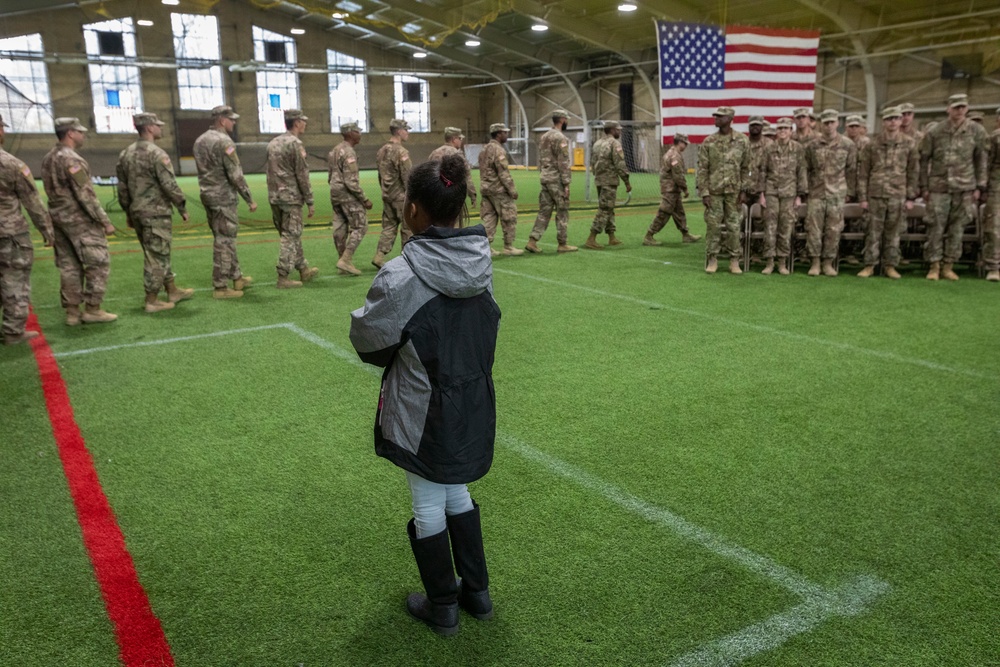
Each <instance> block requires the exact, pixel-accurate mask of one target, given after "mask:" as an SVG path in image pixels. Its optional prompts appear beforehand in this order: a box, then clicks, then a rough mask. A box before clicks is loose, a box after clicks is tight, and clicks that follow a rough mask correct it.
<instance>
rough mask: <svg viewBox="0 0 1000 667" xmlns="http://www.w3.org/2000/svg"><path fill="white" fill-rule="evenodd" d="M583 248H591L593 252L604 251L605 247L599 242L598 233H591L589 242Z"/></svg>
mask: <svg viewBox="0 0 1000 667" xmlns="http://www.w3.org/2000/svg"><path fill="white" fill-rule="evenodd" d="M583 247H584V248H590V249H591V250H604V246H602V245H601V244H600V243H598V242H597V233H596V232H590V236H588V237H587V241H586V243H584V244H583Z"/></svg>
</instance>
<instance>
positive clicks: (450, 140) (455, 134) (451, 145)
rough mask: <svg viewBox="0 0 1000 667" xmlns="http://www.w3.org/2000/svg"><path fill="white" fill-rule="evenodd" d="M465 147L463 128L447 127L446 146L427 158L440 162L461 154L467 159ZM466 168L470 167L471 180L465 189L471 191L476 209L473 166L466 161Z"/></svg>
mask: <svg viewBox="0 0 1000 667" xmlns="http://www.w3.org/2000/svg"><path fill="white" fill-rule="evenodd" d="M464 146H465V134H464V133H463V132H462V130H461V128H458V127H446V128H444V145H443V146H438V147H437V148H435V149H434V150H432V151H431V154H430V155H429V156H428V157H427V159H428V160H440V159H442V158H443V157H444V156H445V155H450V154H451V153H461V154H462V157H465V151H464V150H463V148H464ZM465 164H466V166H468V167H469V179H468V180H467V181H466V182H465V187H466V188H467V189H468V191H469V201H470V202H471V205H472V206H473V207H474V206H475V205H476V183H475V181H474V180H473V179H472V166H471V165H470V164H469V161H468V160H466V161H465Z"/></svg>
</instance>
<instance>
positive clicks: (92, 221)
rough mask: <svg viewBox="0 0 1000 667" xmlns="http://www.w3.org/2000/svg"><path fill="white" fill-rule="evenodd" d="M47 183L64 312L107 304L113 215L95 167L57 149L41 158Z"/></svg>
mask: <svg viewBox="0 0 1000 667" xmlns="http://www.w3.org/2000/svg"><path fill="white" fill-rule="evenodd" d="M42 182H43V184H44V186H45V194H46V195H47V196H48V198H49V215H50V216H52V227H53V230H54V232H55V233H54V237H55V238H54V240H53V247H54V248H55V255H56V266H58V267H59V282H60V290H59V300H60V302H61V303H62V306H63V308H67V309H69V308H76V307H78V306H79V305H80V304H81V303H86V304H87V305H88V306H91V307H94V308H97V307H99V306H100V305H101V302H102V301H104V294H105V293H106V292H107V289H108V274H109V273H110V271H111V256H110V255H109V254H108V239H107V236H106V232H105V229H106V227H108V226H110V225H111V221H110V220H109V219H108V214H107V213H105V212H104V209H103V208H101V204H100V202H99V201H97V194H96V193H95V192H94V186H93V185H92V184H91V182H90V165H88V164H87V161H86V160H84V159H83V158H82V157H80V155H79V153H77V152H76V151H75V150H73V149H72V148H70V147H68V146H65V145H63V144H56V146H55V147H54V148H53V149H52V150H50V151H49V152H48V154H46V156H45V157H44V158H43V159H42Z"/></svg>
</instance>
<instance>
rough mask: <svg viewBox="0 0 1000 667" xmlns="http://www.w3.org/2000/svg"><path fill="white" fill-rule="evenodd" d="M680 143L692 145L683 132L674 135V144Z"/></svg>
mask: <svg viewBox="0 0 1000 667" xmlns="http://www.w3.org/2000/svg"><path fill="white" fill-rule="evenodd" d="M679 141H683V142H684V143H686V144H690V143H691V141H690V140H689V139H688V135H686V134H684V133H682V132H678V133H677V134H675V135H674V143H675V144H676V143H677V142H679Z"/></svg>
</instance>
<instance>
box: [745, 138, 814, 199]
mask: <svg viewBox="0 0 1000 667" xmlns="http://www.w3.org/2000/svg"><path fill="white" fill-rule="evenodd" d="M805 153H806V149H805V148H803V147H802V144H800V143H799V142H797V141H792V140H791V139H789V140H788V141H786V142H785V143H781V142H780V141H773V142H771V145H770V146H768V147H767V148H766V149H765V150H764V158H763V160H762V161H761V169H760V182H759V184H758V186H757V190H758V191H760V192H763V193H764V194H765V196H772V197H797V196H801V195H805V194H806V193H807V192H808V191H809V179H808V177H807V176H806V161H805Z"/></svg>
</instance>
